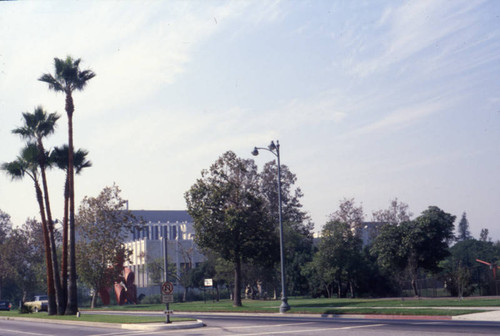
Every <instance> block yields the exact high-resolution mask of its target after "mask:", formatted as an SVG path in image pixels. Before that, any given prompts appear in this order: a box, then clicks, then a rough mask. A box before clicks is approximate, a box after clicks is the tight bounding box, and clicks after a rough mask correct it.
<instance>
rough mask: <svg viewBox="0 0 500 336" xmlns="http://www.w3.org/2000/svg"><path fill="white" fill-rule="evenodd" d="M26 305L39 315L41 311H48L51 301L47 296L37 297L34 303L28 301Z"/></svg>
mask: <svg viewBox="0 0 500 336" xmlns="http://www.w3.org/2000/svg"><path fill="white" fill-rule="evenodd" d="M24 305H25V306H27V307H31V309H33V311H34V312H35V313H38V312H39V311H43V310H45V311H46V310H48V307H49V301H48V298H47V295H35V297H34V298H33V301H27V302H25V303H24Z"/></svg>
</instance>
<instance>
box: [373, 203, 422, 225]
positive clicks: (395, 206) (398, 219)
mask: <svg viewBox="0 0 500 336" xmlns="http://www.w3.org/2000/svg"><path fill="white" fill-rule="evenodd" d="M412 216H413V213H412V212H411V211H410V210H409V207H408V204H406V203H403V202H400V201H398V199H397V198H395V199H394V200H392V201H391V204H390V206H389V208H388V209H384V210H378V211H374V212H373V213H372V218H373V221H375V222H380V223H385V224H391V225H399V224H401V223H404V222H408V221H410V220H411V217H412Z"/></svg>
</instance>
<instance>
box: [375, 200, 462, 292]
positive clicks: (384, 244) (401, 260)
mask: <svg viewBox="0 0 500 336" xmlns="http://www.w3.org/2000/svg"><path fill="white" fill-rule="evenodd" d="M454 221H455V216H452V215H450V214H448V213H446V212H444V211H443V210H441V209H439V208H438V207H435V206H431V207H429V208H428V209H427V210H425V211H424V212H423V213H422V214H421V215H420V216H419V217H418V218H416V219H415V220H413V221H410V222H404V223H402V224H401V225H399V226H394V225H390V224H388V225H385V226H383V227H382V229H381V232H380V234H379V235H378V237H377V238H376V239H375V242H374V244H373V247H372V252H373V253H374V254H375V255H376V256H377V260H378V263H379V264H380V266H381V267H382V268H384V269H386V270H390V271H392V272H393V273H395V274H398V273H399V274H401V273H402V272H403V271H406V274H407V275H408V276H409V278H410V279H411V283H412V287H413V291H414V294H415V296H418V295H419V293H418V289H417V286H416V280H417V275H418V270H419V269H424V270H427V271H431V272H436V271H438V270H439V266H438V264H439V262H440V261H441V260H443V259H444V258H445V257H447V256H448V254H449V251H448V242H449V241H450V240H451V239H452V238H453V222H454Z"/></svg>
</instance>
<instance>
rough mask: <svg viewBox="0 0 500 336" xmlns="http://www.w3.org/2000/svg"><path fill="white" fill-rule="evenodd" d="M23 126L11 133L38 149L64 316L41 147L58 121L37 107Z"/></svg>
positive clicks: (56, 285)
mask: <svg viewBox="0 0 500 336" xmlns="http://www.w3.org/2000/svg"><path fill="white" fill-rule="evenodd" d="M23 119H24V124H23V126H21V127H18V128H15V129H14V130H12V133H14V134H19V135H20V136H21V137H23V138H24V139H27V140H28V141H33V143H36V145H37V148H38V157H37V161H38V166H39V170H40V176H41V178H42V187H43V193H42V194H43V199H44V202H45V212H46V216H47V230H48V235H49V243H50V245H49V246H50V256H51V264H52V269H51V271H52V272H53V278H54V289H55V295H56V302H57V313H58V314H59V315H62V314H64V309H63V308H64V306H63V299H64V296H63V294H62V288H61V282H60V277H59V266H58V264H59V263H58V261H57V253H56V243H55V238H54V222H53V221H52V211H51V208H50V200H49V188H48V183H47V176H46V173H45V172H46V167H47V165H48V164H50V162H47V156H46V154H45V148H44V145H43V139H44V138H46V137H47V136H49V135H51V134H52V133H54V130H55V127H56V122H57V120H58V119H59V115H58V114H57V113H47V112H46V111H45V110H44V109H43V107H41V106H38V107H36V108H35V110H34V111H33V113H30V112H25V113H23Z"/></svg>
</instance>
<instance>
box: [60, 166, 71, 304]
mask: <svg viewBox="0 0 500 336" xmlns="http://www.w3.org/2000/svg"><path fill="white" fill-rule="evenodd" d="M68 212H69V180H68V172H67V171H66V182H65V184H64V217H63V237H62V239H63V242H62V258H61V259H62V261H61V287H62V288H61V289H62V296H63V299H62V308H63V309H64V311H66V306H67V304H68Z"/></svg>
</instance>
